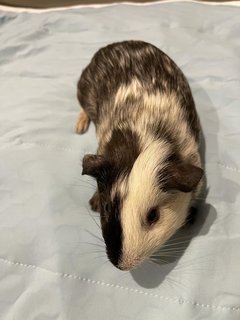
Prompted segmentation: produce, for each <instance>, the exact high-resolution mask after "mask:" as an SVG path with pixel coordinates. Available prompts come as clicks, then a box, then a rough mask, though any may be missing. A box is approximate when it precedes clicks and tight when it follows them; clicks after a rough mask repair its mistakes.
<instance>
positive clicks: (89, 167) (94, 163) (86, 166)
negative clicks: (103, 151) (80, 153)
mask: <svg viewBox="0 0 240 320" xmlns="http://www.w3.org/2000/svg"><path fill="white" fill-rule="evenodd" d="M108 166H109V163H108V161H107V160H106V159H105V158H104V157H103V156H101V155H97V154H86V155H85V156H84V157H83V161H82V167H83V170H82V175H85V174H86V175H89V176H91V177H93V178H98V177H99V176H101V175H102V174H103V172H104V170H105V169H107V167H108Z"/></svg>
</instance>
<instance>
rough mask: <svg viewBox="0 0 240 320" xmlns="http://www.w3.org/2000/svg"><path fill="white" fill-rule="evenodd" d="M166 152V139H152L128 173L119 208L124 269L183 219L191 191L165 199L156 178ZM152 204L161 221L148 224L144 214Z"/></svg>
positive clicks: (156, 243)
mask: <svg viewBox="0 0 240 320" xmlns="http://www.w3.org/2000/svg"><path fill="white" fill-rule="evenodd" d="M159 150H161V152H159ZM168 153H169V146H168V145H167V144H165V142H163V141H155V142H154V143H153V144H151V146H149V147H148V148H147V149H146V150H145V151H144V152H143V153H141V154H140V156H139V157H138V159H137V160H136V162H135V164H134V166H133V169H132V171H131V173H130V176H129V179H128V185H127V188H128V193H127V197H126V199H125V200H124V201H123V208H122V211H121V224H122V230H123V250H122V252H123V253H122V260H121V267H122V268H123V269H125V270H128V269H131V268H132V267H135V266H136V265H138V264H139V263H140V262H142V260H143V259H144V258H146V257H148V256H150V255H151V254H152V253H153V252H154V251H155V250H157V249H158V248H159V246H161V245H162V244H163V243H164V242H165V241H166V240H167V239H168V238H169V237H170V236H171V235H172V234H173V233H175V231H176V230H177V229H178V228H179V227H180V226H181V225H182V224H183V223H184V221H185V219H186V212H187V209H188V205H189V199H190V198H191V194H180V193H179V194H178V195H176V196H175V198H174V199H167V198H166V197H167V195H166V194H165V193H164V192H161V190H160V188H159V182H158V181H157V172H158V170H159V165H161V163H162V162H163V160H165V158H166V155H167V154H168ZM166 200H168V201H166ZM154 207H158V208H159V210H160V220H159V221H158V222H157V223H156V224H155V225H154V226H152V227H149V226H148V225H147V222H146V218H147V213H148V212H149V210H150V209H151V208H154Z"/></svg>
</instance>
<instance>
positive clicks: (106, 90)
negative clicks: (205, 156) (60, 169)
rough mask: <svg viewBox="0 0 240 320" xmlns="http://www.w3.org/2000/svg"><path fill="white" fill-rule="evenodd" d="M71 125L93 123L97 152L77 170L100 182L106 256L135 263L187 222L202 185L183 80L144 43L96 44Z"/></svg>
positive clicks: (119, 263) (125, 264)
mask: <svg viewBox="0 0 240 320" xmlns="http://www.w3.org/2000/svg"><path fill="white" fill-rule="evenodd" d="M78 99H79V102H80V104H81V107H82V108H83V111H81V113H80V117H79V120H78V123H77V127H76V130H77V132H78V133H80V134H82V133H84V132H86V131H87V129H88V126H89V123H90V121H93V123H94V124H95V126H96V135H97V140H98V150H97V154H92V155H85V156H84V158H83V171H82V174H86V175H90V176H92V177H94V178H95V179H96V181H97V191H96V193H95V194H94V195H93V197H92V199H91V200H90V205H91V207H92V209H93V210H95V211H99V212H100V217H101V227H102V234H103V238H104V241H105V244H106V252H107V255H108V258H109V260H110V261H111V262H112V263H113V265H115V266H116V267H117V268H119V269H121V270H130V269H132V268H135V267H136V266H138V265H139V264H140V263H141V262H142V261H144V259H145V258H147V257H149V256H151V255H152V254H153V253H154V252H155V251H157V250H158V249H159V248H160V247H161V246H162V245H163V244H164V243H165V242H166V241H167V240H168V239H169V238H170V237H171V236H172V235H173V234H174V233H175V232H176V231H177V230H178V229H179V228H180V227H181V226H183V224H184V223H185V221H186V218H187V216H188V213H189V209H190V207H191V206H192V204H193V201H194V198H196V195H197V194H198V192H199V191H200V187H201V185H202V176H203V170H202V169H201V160H200V155H199V133H200V132H199V131H200V124H199V119H198V116H197V113H196V109H195V105H194V101H193V97H192V94H191V90H190V87H189V85H188V82H187V80H186V78H185V76H184V75H183V73H182V72H181V70H180V69H179V68H178V67H177V65H176V64H175V63H174V62H173V61H172V60H171V59H170V58H169V57H168V56H167V55H166V54H164V53H163V52H162V51H161V50H159V49H158V48H156V47H155V46H153V45H151V44H148V43H145V42H142V41H125V42H119V43H113V44H111V45H108V46H106V47H104V48H102V49H100V50H99V51H98V52H97V53H96V54H95V55H94V57H93V58H92V60H91V62H90V64H89V65H88V66H87V67H86V68H85V69H84V71H83V72H82V75H81V77H80V80H79V82H78Z"/></svg>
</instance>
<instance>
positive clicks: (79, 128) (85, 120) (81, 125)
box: [76, 111, 91, 134]
mask: <svg viewBox="0 0 240 320" xmlns="http://www.w3.org/2000/svg"><path fill="white" fill-rule="evenodd" d="M90 121H91V120H90V118H89V117H88V115H87V114H86V113H85V112H84V111H81V112H80V116H79V119H78V122H77V125H76V133H78V134H83V133H85V132H86V131H87V130H88V127H89V124H90Z"/></svg>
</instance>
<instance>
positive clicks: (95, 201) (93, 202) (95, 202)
mask: <svg viewBox="0 0 240 320" xmlns="http://www.w3.org/2000/svg"><path fill="white" fill-rule="evenodd" d="M89 204H90V207H91V209H92V211H95V212H100V203H99V196H98V192H95V193H94V195H93V196H92V198H91V199H90V200H89Z"/></svg>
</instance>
